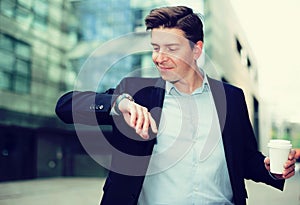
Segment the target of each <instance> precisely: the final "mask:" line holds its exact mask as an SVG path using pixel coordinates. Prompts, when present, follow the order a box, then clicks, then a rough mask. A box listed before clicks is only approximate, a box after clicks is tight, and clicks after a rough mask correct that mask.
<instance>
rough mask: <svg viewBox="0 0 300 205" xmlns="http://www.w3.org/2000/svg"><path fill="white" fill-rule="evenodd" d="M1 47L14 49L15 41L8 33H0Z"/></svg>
mask: <svg viewBox="0 0 300 205" xmlns="http://www.w3.org/2000/svg"><path fill="white" fill-rule="evenodd" d="M0 48H4V49H6V50H9V51H13V41H12V39H11V38H9V37H8V36H6V35H0Z"/></svg>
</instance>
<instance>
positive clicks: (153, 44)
mask: <svg viewBox="0 0 300 205" xmlns="http://www.w3.org/2000/svg"><path fill="white" fill-rule="evenodd" d="M151 45H152V46H159V45H158V44H157V43H153V42H151ZM163 46H180V44H179V43H167V44H163Z"/></svg>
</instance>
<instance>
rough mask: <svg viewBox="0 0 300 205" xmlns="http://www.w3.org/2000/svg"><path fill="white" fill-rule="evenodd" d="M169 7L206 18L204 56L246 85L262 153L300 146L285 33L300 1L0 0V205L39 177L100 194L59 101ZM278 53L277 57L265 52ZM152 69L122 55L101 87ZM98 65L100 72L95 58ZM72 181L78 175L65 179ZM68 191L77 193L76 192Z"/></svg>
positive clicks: (226, 77)
mask: <svg viewBox="0 0 300 205" xmlns="http://www.w3.org/2000/svg"><path fill="white" fill-rule="evenodd" d="M288 4H289V7H285V6H286V5H288ZM167 5H186V6H190V7H192V8H193V9H194V11H196V12H198V13H201V14H202V15H203V20H204V23H205V47H204V50H205V59H204V61H205V62H212V64H213V66H214V69H215V71H216V72H210V70H209V69H208V71H207V72H208V74H209V75H211V76H212V77H215V78H218V79H220V80H222V81H225V82H229V83H231V84H233V85H236V86H239V87H241V88H243V89H244V91H245V95H246V100H247V105H248V109H249V115H250V118H251V122H252V125H253V128H254V131H255V134H256V137H257V141H258V144H259V149H260V150H261V151H262V152H264V153H265V154H268V150H267V143H268V141H269V140H270V139H288V140H291V141H292V144H293V147H294V148H300V114H299V109H298V107H297V105H298V103H300V100H299V94H298V93H299V91H298V89H299V88H300V85H299V84H296V83H297V82H298V83H299V80H298V79H297V78H298V75H297V74H299V73H298V70H299V68H300V66H299V63H298V64H292V65H290V64H288V61H292V60H295V59H297V57H296V56H295V55H296V54H297V53H296V52H297V51H296V49H295V50H294V49H292V48H294V47H295V45H297V41H295V40H292V41H288V40H291V39H294V38H292V37H296V35H286V36H285V35H284V34H291V33H294V30H293V29H295V31H296V33H297V32H298V33H299V31H297V28H295V27H296V26H295V25H296V19H297V18H296V16H293V15H291V17H290V16H287V15H284V13H282V12H283V11H285V12H286V13H287V14H288V13H289V10H287V9H285V8H291V9H292V8H298V7H297V6H299V3H297V1H292V0H289V1H286V2H281V3H280V4H278V3H277V4H273V3H272V2H271V1H269V2H268V4H266V3H265V5H263V4H262V3H261V2H259V1H253V2H252V1H245V2H243V3H241V2H239V1H237V0H231V1H230V0H218V1H217V0H197V1H194V0H193V1H192V0H190V1H168V0H152V1H145V0H51V1H50V0H0V181H1V182H2V183H0V204H5V203H6V200H8V199H12V198H14V196H18V197H19V198H20V197H21V196H23V195H26V193H27V194H28V195H30V194H32V193H35V192H34V191H32V192H31V191H28V189H26V187H27V186H28V187H32V189H34V190H38V189H36V188H35V187H39V186H42V185H43V184H44V183H46V184H47V183H50V184H49V186H45V187H46V189H49V187H50V185H51V187H57V190H66V189H65V188H67V187H74V186H77V185H76V184H77V183H79V184H81V185H83V186H81V187H89V188H87V189H86V190H85V191H86V192H89V193H95V191H96V193H98V194H99V193H100V192H101V186H102V184H101V183H102V182H103V181H102V180H103V177H105V176H106V173H107V170H106V169H105V168H103V167H101V166H100V165H99V164H97V163H96V162H95V161H94V160H93V159H92V158H91V157H90V156H89V155H88V154H87V153H86V151H85V149H84V148H83V146H82V145H81V143H80V141H79V140H78V138H77V135H76V132H75V130H74V127H73V126H72V125H66V124H64V123H62V122H61V121H60V120H59V119H57V117H56V116H55V113H54V109H55V105H56V101H57V99H58V98H59V97H60V96H61V95H62V94H63V93H65V92H67V91H69V90H72V89H74V86H75V84H76V79H77V76H78V74H79V73H80V72H81V71H82V67H83V66H84V65H85V64H84V63H85V62H86V60H87V58H88V57H89V56H90V55H91V54H92V53H93V51H94V50H95V49H96V48H99V47H101V46H102V45H104V44H105V43H106V42H108V41H110V40H112V39H115V38H118V37H120V36H123V35H126V34H128V33H133V32H134V33H133V34H132V35H133V36H136V39H139V41H148V40H149V36H148V35H147V34H145V33H144V31H145V27H144V17H145V16H146V15H147V14H148V13H149V11H150V10H151V9H153V8H155V7H159V6H167ZM276 5H277V6H276ZM251 6H252V7H251ZM263 6H265V7H263ZM274 8H275V12H274ZM276 8H277V9H279V10H276ZM279 11H280V13H278V12H279ZM292 11H294V10H292ZM295 11H296V10H295ZM269 14H272V16H270V15H269ZM292 14H293V13H292ZM264 17H266V18H264ZM283 17H284V20H281V21H280V19H282V18H283ZM277 18H279V20H278V19H277ZM288 20H289V21H288ZM286 24H287V25H290V24H291V25H292V26H291V27H284V25H286ZM272 29H274V30H272ZM288 29H292V30H288ZM281 30H283V33H282V32H281ZM267 32H269V33H267ZM271 36H272V37H275V39H276V40H273V41H271V40H270V39H271ZM276 37H277V38H276ZM139 41H134V40H133V41H132V42H130V44H128V45H123V46H131V45H134V44H135V43H137V42H139ZM298 42H299V40H298ZM283 45H284V47H282V46H283ZM299 46H300V45H299ZM299 46H296V47H297V49H298V48H299ZM283 48H284V49H283ZM119 49H126V47H123V48H119ZM276 49H278V50H277V53H280V56H276V55H271V57H270V54H271V52H273V51H275V52H276ZM265 53H268V54H269V55H268V57H265ZM290 53H292V54H290ZM110 57H111V58H113V56H109V55H107V56H105V59H107V60H109V58H110ZM285 57H289V59H288V60H286V58H285ZM101 59H104V57H103V56H102V57H101ZM265 60H268V61H265ZM268 63H269V64H268ZM276 66H277V67H276ZM153 67H154V66H153V64H152V62H151V52H150V51H149V52H141V53H135V54H132V55H130V56H127V57H126V58H123V59H120V60H118V61H117V62H116V63H114V64H113V65H111V67H110V69H109V72H106V73H105V76H103V79H102V80H101V84H100V85H99V87H98V88H97V90H98V91H104V90H106V89H108V88H110V87H115V85H116V84H117V83H118V82H119V81H120V80H121V78H122V77H124V76H125V75H127V74H128V73H130V72H133V71H135V70H138V71H139V72H138V75H140V76H144V77H151V76H156V75H157V73H156V72H155V69H154V68H153ZM97 69H99V72H101V69H104V68H101V62H100V64H99V65H98V68H97ZM297 69H298V70H297ZM296 71H297V72H296ZM216 73H217V74H216ZM283 79H284V80H285V81H283ZM291 82H292V83H293V84H291ZM285 102H288V103H287V104H284V103H285ZM287 109H288V110H287ZM297 113H298V114H299V115H297ZM108 132H109V131H108ZM298 154H299V152H298ZM51 179H52V180H51ZM68 179H71V180H72V179H75V180H76V179H77V180H78V179H79V181H77V182H74V181H67V182H66V181H64V180H68ZM98 180H99V182H98ZM62 181H63V182H64V183H61V182H62ZM24 182H26V183H27V184H26V183H25V184H24ZM298 182H299V181H298ZM36 183H38V184H36ZM89 183H90V184H89ZM91 183H92V184H91ZM291 183H294V182H291ZM296 184H297V183H296ZM299 184H300V183H299ZM64 186H65V187H64ZM249 186H252V185H249ZM91 187H93V188H95V187H97V188H95V189H93V191H91V190H90V189H91ZM16 190H17V191H16ZM253 190H254V189H253ZM1 191H2V193H4V194H1ZM48 191H49V190H48ZM78 191H80V192H81V193H82V190H78ZM296 191H297V193H300V188H299V187H297V188H296ZM20 193H21V194H20ZM22 193H25V194H23V195H22ZM84 193H85V192H84ZM18 194H19V195H18ZM60 194H62V193H61V192H60ZM69 194H70V198H74V195H76V192H74V193H73V192H72V193H69ZM36 195H38V194H36ZM66 196H68V195H65V197H66ZM299 196H300V194H299ZM18 197H17V198H18ZM62 197H63V196H62ZM21 198H22V197H21ZM86 200H88V199H86ZM97 200H99V196H97V197H96V201H97ZM29 203H31V204H33V202H32V201H29ZM7 204H13V203H12V202H7ZM62 204H68V203H62ZM73 204H74V203H73ZM256 204H257V203H256ZM295 204H296V203H295Z"/></svg>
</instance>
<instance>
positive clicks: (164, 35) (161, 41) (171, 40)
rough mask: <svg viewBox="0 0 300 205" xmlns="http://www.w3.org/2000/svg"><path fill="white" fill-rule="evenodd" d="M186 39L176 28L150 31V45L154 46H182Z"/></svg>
mask: <svg viewBox="0 0 300 205" xmlns="http://www.w3.org/2000/svg"><path fill="white" fill-rule="evenodd" d="M187 42H188V39H187V38H185V35H184V32H183V31H182V30H180V29H177V28H155V29H152V31H151V43H152V44H156V45H168V44H184V43H187Z"/></svg>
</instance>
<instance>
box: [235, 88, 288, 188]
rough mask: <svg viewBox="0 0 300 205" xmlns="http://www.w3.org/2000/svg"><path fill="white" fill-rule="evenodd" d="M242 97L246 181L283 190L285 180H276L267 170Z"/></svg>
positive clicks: (241, 111) (241, 112)
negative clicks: (249, 180)
mask: <svg viewBox="0 0 300 205" xmlns="http://www.w3.org/2000/svg"><path fill="white" fill-rule="evenodd" d="M241 96H242V97H240V98H239V99H240V100H241V101H240V103H241V104H240V105H241V106H240V108H241V110H240V114H241V118H240V119H242V120H243V124H242V125H243V128H242V130H243V131H244V133H245V135H246V136H245V138H244V144H243V146H244V156H245V159H244V173H245V178H246V179H251V180H253V181H256V182H263V183H266V184H268V185H271V186H273V187H275V188H277V189H281V190H283V187H284V182H285V181H284V180H276V179H274V178H273V177H271V175H270V173H269V172H268V170H267V169H266V168H265V164H264V159H265V156H264V155H263V154H262V153H261V152H260V151H258V146H257V141H256V138H255V134H254V132H253V128H252V125H251V122H250V119H249V114H248V109H247V105H246V101H245V97H244V94H243V93H242V94H241Z"/></svg>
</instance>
